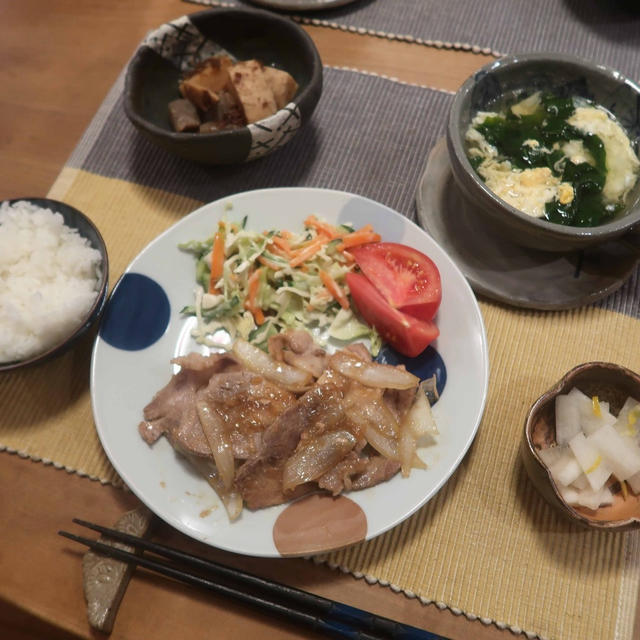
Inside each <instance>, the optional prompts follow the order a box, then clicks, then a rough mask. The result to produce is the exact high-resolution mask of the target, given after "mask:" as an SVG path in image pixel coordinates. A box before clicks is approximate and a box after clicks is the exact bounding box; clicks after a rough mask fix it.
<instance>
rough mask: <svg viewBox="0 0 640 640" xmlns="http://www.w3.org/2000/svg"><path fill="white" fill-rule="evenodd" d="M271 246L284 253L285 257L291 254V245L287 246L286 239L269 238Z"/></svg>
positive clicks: (279, 237) (287, 241)
mask: <svg viewBox="0 0 640 640" xmlns="http://www.w3.org/2000/svg"><path fill="white" fill-rule="evenodd" d="M271 244H273V245H275V246H276V247H278V248H279V249H281V250H282V251H284V252H285V253H286V254H287V255H290V254H291V245H290V244H289V240H287V239H286V238H283V237H281V236H273V237H272V238H271Z"/></svg>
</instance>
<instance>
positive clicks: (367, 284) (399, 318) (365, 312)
mask: <svg viewBox="0 0 640 640" xmlns="http://www.w3.org/2000/svg"><path fill="white" fill-rule="evenodd" d="M346 281H347V285H348V286H349V290H350V291H351V298H352V300H353V302H354V303H355V305H356V307H358V311H359V312H360V315H361V316H362V317H363V318H364V319H365V320H366V322H368V323H369V324H370V325H372V326H374V327H375V328H376V329H377V331H378V333H379V334H380V337H381V338H382V339H383V340H384V341H385V342H388V343H389V344H390V345H391V346H392V347H393V348H394V349H395V350H396V351H398V352H400V353H402V354H403V355H405V356H409V357H410V358H415V356H417V355H418V354H420V353H422V352H423V351H424V350H425V349H426V348H427V346H428V345H429V344H430V343H431V342H432V341H433V340H435V339H436V338H437V337H438V335H439V333H440V332H439V331H438V327H436V325H435V324H434V323H433V322H431V321H430V320H418V318H414V317H413V316H410V315H408V314H406V313H402V312H401V311H398V310H397V309H394V308H393V307H392V306H390V305H389V303H388V302H387V301H386V300H385V299H384V297H383V296H382V294H381V293H380V292H379V291H378V289H376V287H375V286H374V285H373V284H372V283H371V281H370V280H369V279H368V278H367V277H366V276H364V275H362V274H361V273H347V275H346Z"/></svg>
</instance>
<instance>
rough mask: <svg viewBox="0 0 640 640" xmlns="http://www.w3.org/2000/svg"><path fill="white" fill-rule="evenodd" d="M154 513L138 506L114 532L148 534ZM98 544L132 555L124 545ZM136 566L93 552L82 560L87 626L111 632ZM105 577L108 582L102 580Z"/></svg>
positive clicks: (132, 548) (121, 521)
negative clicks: (118, 547) (116, 546)
mask: <svg viewBox="0 0 640 640" xmlns="http://www.w3.org/2000/svg"><path fill="white" fill-rule="evenodd" d="M153 517H154V516H153V514H152V513H151V511H149V509H147V508H146V507H144V506H140V507H138V508H137V509H134V510H133V511H127V512H126V513H125V514H124V515H123V516H122V517H120V518H119V519H118V521H117V522H116V524H115V529H116V530H117V531H122V532H127V533H129V534H134V535H136V536H144V535H147V534H148V533H149V530H150V528H151V523H152V521H153ZM101 541H102V542H103V543H104V544H107V545H113V544H117V545H120V547H121V548H123V549H125V550H127V551H130V552H134V550H135V547H133V546H125V545H123V544H122V543H120V542H112V541H110V540H108V539H107V538H106V537H105V538H102V537H101ZM134 570H135V565H133V564H131V563H130V562H126V561H125V562H123V561H121V560H117V559H115V558H112V557H108V556H105V555H104V554H101V553H96V552H95V551H93V550H92V549H90V550H89V551H87V552H86V553H85V554H84V556H83V558H82V586H83V589H84V596H85V599H86V601H87V618H88V620H89V624H90V625H91V626H92V627H93V628H94V629H97V630H99V631H103V632H104V633H111V630H112V629H113V623H114V622H115V618H116V614H117V613H118V609H119V607H120V602H121V601H122V598H123V596H124V594H125V592H126V590H127V585H128V584H129V580H130V579H131V576H132V575H133V571H134ZM106 577H108V579H105V578H106Z"/></svg>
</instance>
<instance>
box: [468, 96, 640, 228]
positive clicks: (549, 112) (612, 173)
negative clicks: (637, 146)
mask: <svg viewBox="0 0 640 640" xmlns="http://www.w3.org/2000/svg"><path fill="white" fill-rule="evenodd" d="M465 138H466V144H467V154H468V157H469V160H470V161H471V164H472V165H473V167H474V168H475V170H476V171H477V172H478V174H479V175H480V177H481V178H482V180H483V181H484V182H485V184H486V185H487V187H489V189H491V191H493V192H494V193H495V194H496V195H497V196H499V197H500V198H502V199H503V200H505V201H506V202H508V203H509V204H510V205H511V206H513V207H515V208H516V209H519V210H520V211H523V212H524V213H526V214H528V215H530V216H533V217H536V218H542V219H546V220H549V221H550V222H555V223H559V224H565V225H572V226H581V227H593V226H597V225H599V224H602V223H604V222H607V221H608V220H610V219H611V218H613V217H614V216H615V215H616V214H617V213H619V212H620V211H621V210H622V209H623V208H624V205H625V201H626V198H627V196H628V194H629V191H631V189H632V188H633V186H634V185H635V183H636V181H637V179H638V173H639V171H640V161H639V160H638V157H637V155H636V152H635V151H634V149H633V148H632V146H631V142H630V141H629V138H628V136H627V135H626V133H625V132H624V130H623V129H622V127H621V126H620V125H619V124H618V123H617V122H616V121H615V120H614V119H613V117H612V116H611V115H610V114H609V113H608V112H607V111H606V110H605V109H603V108H602V107H600V106H598V105H595V104H593V103H591V102H589V101H587V100H585V99H582V98H560V97H557V96H554V95H552V94H546V93H542V92H537V93H534V94H532V95H530V96H529V97H527V98H525V99H521V100H519V101H518V102H513V103H512V104H510V105H507V106H506V107H505V108H503V109H500V110H499V111H495V112H494V111H481V112H478V113H477V114H476V116H475V117H474V119H473V120H472V122H471V125H470V126H469V129H468V130H467V132H466V135H465Z"/></svg>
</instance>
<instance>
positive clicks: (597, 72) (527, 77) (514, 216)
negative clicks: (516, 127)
mask: <svg viewBox="0 0 640 640" xmlns="http://www.w3.org/2000/svg"><path fill="white" fill-rule="evenodd" d="M540 90H541V91H550V92H552V93H554V94H556V95H559V96H562V97H581V98H586V99H588V100H592V101H594V102H595V103H596V104H598V105H600V106H602V107H604V108H605V109H607V110H608V111H609V112H610V113H612V114H613V115H614V116H615V118H616V119H617V120H618V122H619V123H620V124H621V126H622V127H623V128H624V129H625V131H626V133H627V135H628V136H629V138H630V139H631V143H632V146H633V148H634V149H635V150H636V153H637V152H638V144H639V142H640V110H639V109H638V105H639V104H640V87H639V86H638V85H637V84H635V83H634V82H632V81H631V80H629V79H628V78H625V77H624V76H622V75H621V74H620V73H618V72H617V71H614V70H613V69H610V68H608V67H605V66H602V65H596V64H592V63H590V62H587V61H585V60H581V59H579V58H573V57H569V56H564V55H560V54H543V53H541V54H521V55H513V56H507V57H504V58H501V59H499V60H496V61H495V62H491V63H490V64H488V65H486V66H484V67H483V68H482V69H480V70H479V71H478V72H476V73H475V74H474V75H473V76H472V77H470V78H469V79H468V80H467V81H466V82H465V83H464V84H463V85H462V86H461V87H460V89H459V90H458V92H457V94H456V96H455V98H454V101H453V105H452V107H451V112H450V116H449V123H448V128H447V147H448V150H449V158H450V162H451V168H452V172H453V176H454V178H455V181H456V183H457V185H458V186H459V187H460V190H461V192H462V194H463V195H464V196H465V197H466V198H467V199H469V200H470V201H471V202H473V203H474V204H476V205H479V206H478V209H479V214H480V215H482V216H483V217H484V223H485V224H486V226H487V229H490V230H491V231H492V232H495V233H497V234H500V236H501V237H503V238H507V239H508V240H509V241H511V242H513V243H515V244H517V245H522V246H526V247H530V248H534V249H540V250H543V251H556V252H557V251H563V252H564V251H570V250H573V249H577V248H582V247H587V246H590V245H595V244H601V243H604V242H607V241H608V240H612V239H613V238H617V237H619V236H621V235H623V234H625V233H627V232H628V231H629V230H630V229H631V228H632V227H633V226H634V225H636V224H638V223H639V222H640V204H639V203H638V200H639V199H640V180H638V181H637V183H636V185H635V187H634V188H633V189H632V191H631V192H630V193H629V195H628V196H627V200H626V206H625V208H624V210H623V211H621V212H620V213H619V214H617V216H616V217H615V218H613V219H612V220H610V221H609V222H606V223H605V224H602V225H600V226H597V227H572V226H565V225H560V224H556V223H553V222H548V221H546V220H543V219H538V218H533V217H531V216H529V215H527V214H526V213H523V212H521V211H519V210H518V209H516V208H514V207H512V206H511V205H509V204H508V203H506V202H505V201H504V200H502V199H501V198H499V197H498V196H497V195H495V194H494V193H493V192H492V191H491V189H489V188H488V187H487V186H486V185H485V183H484V182H483V181H482V179H481V178H480V176H479V175H478V174H477V172H476V171H475V170H474V169H473V167H472V166H471V163H470V162H469V159H468V158H467V154H466V146H465V133H466V131H467V129H468V128H469V125H470V124H471V121H472V119H473V118H474V116H475V115H476V114H477V113H478V111H491V110H492V107H495V106H496V103H497V102H499V100H500V98H501V97H503V96H505V95H507V96H508V95H513V94H516V95H517V94H519V93H522V92H525V91H526V92H527V95H528V94H530V93H532V92H534V91H540Z"/></svg>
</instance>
